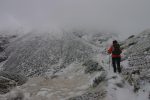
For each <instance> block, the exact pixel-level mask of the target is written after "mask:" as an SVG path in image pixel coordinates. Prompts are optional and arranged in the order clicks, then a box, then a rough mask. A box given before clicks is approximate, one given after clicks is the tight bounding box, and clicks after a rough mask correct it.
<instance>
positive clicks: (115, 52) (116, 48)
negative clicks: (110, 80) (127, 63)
mask: <svg viewBox="0 0 150 100" xmlns="http://www.w3.org/2000/svg"><path fill="white" fill-rule="evenodd" d="M108 53H109V54H112V66H113V69H114V73H116V71H117V70H118V72H119V73H121V68H120V62H121V56H120V54H121V53H122V51H121V49H120V45H119V44H118V42H117V41H116V40H114V41H113V43H112V46H111V47H110V48H109V49H108ZM116 65H117V67H116Z"/></svg>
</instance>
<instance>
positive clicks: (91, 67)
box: [82, 60, 103, 73]
mask: <svg viewBox="0 0 150 100" xmlns="http://www.w3.org/2000/svg"><path fill="white" fill-rule="evenodd" d="M82 65H83V66H85V73H92V72H94V71H102V70H103V67H102V66H100V65H99V64H98V62H96V61H93V60H87V61H85V62H84V63H83V64H82Z"/></svg>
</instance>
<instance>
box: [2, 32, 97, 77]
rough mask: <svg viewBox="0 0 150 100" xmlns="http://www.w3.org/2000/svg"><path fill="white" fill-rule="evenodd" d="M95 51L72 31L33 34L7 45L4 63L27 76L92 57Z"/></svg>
mask: <svg viewBox="0 0 150 100" xmlns="http://www.w3.org/2000/svg"><path fill="white" fill-rule="evenodd" d="M93 53H94V51H93V49H92V48H91V47H90V46H89V45H88V44H85V43H84V42H83V41H82V40H81V39H79V38H77V37H75V36H73V35H70V36H65V37H62V38H61V39H59V38H56V37H51V36H50V35H48V34H42V35H36V34H30V35H28V36H25V37H24V38H23V39H21V40H20V39H18V41H17V40H16V41H14V42H13V43H12V44H10V47H8V48H7V49H6V54H8V56H9V58H8V60H7V62H6V63H5V64H4V66H3V67H4V70H5V71H12V72H17V73H21V74H24V75H26V76H34V75H35V76H36V75H44V73H46V71H48V70H49V71H50V70H53V71H51V73H52V74H53V73H56V72H57V71H59V70H61V69H62V68H65V67H66V65H69V64H71V63H72V62H74V61H79V62H82V61H85V60H87V59H89V58H91V57H92V55H93ZM10 65H11V66H10Z"/></svg>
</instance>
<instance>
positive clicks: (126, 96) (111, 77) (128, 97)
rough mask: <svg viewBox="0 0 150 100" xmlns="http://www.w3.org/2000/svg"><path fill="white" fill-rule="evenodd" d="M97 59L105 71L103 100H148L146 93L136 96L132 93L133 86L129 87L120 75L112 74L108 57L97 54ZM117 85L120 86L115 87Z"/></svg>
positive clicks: (141, 92) (140, 92)
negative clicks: (104, 95) (105, 93)
mask: <svg viewBox="0 0 150 100" xmlns="http://www.w3.org/2000/svg"><path fill="white" fill-rule="evenodd" d="M97 58H98V60H99V63H100V64H101V65H102V66H103V67H104V69H105V70H106V71H107V79H108V81H107V86H106V90H107V96H106V98H105V100H148V93H146V92H143V91H139V93H137V94H136V93H134V92H133V86H130V85H129V84H128V83H127V82H126V81H125V80H124V79H123V78H122V77H121V75H119V74H118V73H114V72H113V68H112V66H111V64H109V56H108V55H105V54H99V55H98V57H97ZM110 62H111V61H110ZM117 84H120V86H117Z"/></svg>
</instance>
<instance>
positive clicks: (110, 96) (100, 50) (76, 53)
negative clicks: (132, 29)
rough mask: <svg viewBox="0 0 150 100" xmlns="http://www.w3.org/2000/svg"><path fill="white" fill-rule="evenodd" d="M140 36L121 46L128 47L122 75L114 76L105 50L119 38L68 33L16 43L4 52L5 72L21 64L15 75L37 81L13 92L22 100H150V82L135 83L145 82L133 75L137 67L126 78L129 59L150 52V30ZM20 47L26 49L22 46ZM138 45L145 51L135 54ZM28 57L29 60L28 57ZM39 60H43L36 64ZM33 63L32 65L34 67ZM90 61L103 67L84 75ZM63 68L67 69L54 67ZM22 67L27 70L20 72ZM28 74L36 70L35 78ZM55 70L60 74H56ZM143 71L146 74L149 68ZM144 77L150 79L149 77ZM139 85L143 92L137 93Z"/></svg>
mask: <svg viewBox="0 0 150 100" xmlns="http://www.w3.org/2000/svg"><path fill="white" fill-rule="evenodd" d="M141 34H142V35H141ZM141 34H139V35H137V36H131V37H130V38H129V39H127V40H125V41H122V48H124V50H123V54H124V56H123V57H125V59H124V60H123V61H122V62H121V64H122V67H123V74H115V73H113V72H112V67H111V66H110V64H109V56H108V55H107V53H106V49H107V48H108V46H109V45H110V43H111V41H112V40H113V39H115V36H111V34H96V35H95V34H93V35H89V34H82V35H80V34H75V35H74V34H71V35H68V34H67V35H65V36H64V37H61V38H55V37H52V38H50V37H48V36H47V35H44V37H43V36H41V35H39V34H38V36H37V35H36V36H35V35H32V34H30V35H31V36H26V38H22V39H18V40H16V41H15V42H12V44H10V46H9V47H8V48H7V50H6V52H7V54H8V56H9V59H8V61H10V62H6V63H5V65H4V66H3V67H4V68H5V67H6V68H5V69H4V70H10V69H11V67H10V66H9V65H13V62H15V64H14V65H13V66H14V67H15V65H17V67H15V68H16V69H17V70H18V71H17V72H20V73H21V74H25V75H27V76H34V77H32V78H29V81H28V82H27V83H25V84H24V85H22V86H20V87H17V88H19V89H21V91H20V90H13V91H20V92H19V93H21V94H19V93H15V94H17V95H15V96H16V97H18V96H20V95H21V96H22V100H126V99H128V100H149V91H150V87H149V82H148V80H147V81H145V80H142V81H141V80H140V81H137V79H138V80H139V79H141V78H140V77H141V75H140V76H139V75H138V74H135V75H134V74H132V72H134V69H135V68H130V72H131V73H128V74H125V72H128V71H129V70H127V69H128V68H129V67H130V66H129V65H128V63H129V62H130V61H128V59H127V58H128V57H131V56H132V55H133V54H134V53H135V54H139V53H140V54H143V53H141V52H139V51H141V50H142V52H145V51H147V48H148V47H149V45H148V44H146V43H147V42H148V41H149V33H148V31H145V32H144V33H141ZM143 34H144V36H143ZM37 38H38V39H37ZM20 43H22V44H23V45H22V46H21V45H20ZM143 43H145V44H146V45H145V44H143ZM16 44H17V45H16ZM35 45H38V46H35ZM17 46H18V47H17ZM32 46H33V51H32ZM140 46H141V48H139V49H137V48H138V47H140ZM51 47H54V48H55V49H52V48H51ZM19 48H21V49H19ZM26 48H27V49H26ZM142 48H144V49H142ZM28 50H29V51H30V52H29V51H28ZM70 51H71V52H70ZM22 52H24V53H22ZM148 52H149V51H148ZM26 53H27V56H25V54H26ZM43 53H44V54H43ZM48 54H50V56H48V57H52V56H53V57H54V58H55V56H56V58H57V57H58V59H56V60H58V61H57V62H55V63H51V62H50V61H47V60H46V59H48V60H51V61H53V58H48V57H47V55H48ZM15 55H18V56H19V57H20V59H21V60H20V59H17V61H18V60H19V61H21V63H20V62H19V61H18V62H17V61H14V60H13V59H14V58H15V59H16V58H17V56H15ZM21 57H23V58H21ZM24 57H25V58H24ZM37 57H40V58H38V59H37ZM26 59H27V60H26ZM34 59H35V61H34ZM30 60H31V61H33V62H30ZM90 60H93V61H94V62H97V63H98V65H99V66H102V67H103V70H99V69H98V70H95V69H94V70H95V71H93V72H92V73H85V70H86V68H91V67H87V66H84V64H83V63H84V62H87V61H89V62H90ZM24 62H25V64H24ZM36 62H40V64H38V63H37V64H36ZM48 63H49V64H50V66H51V67H52V69H49V67H45V65H46V66H48V65H47V64H48ZM91 63H93V62H91ZM23 64H24V65H23ZM33 64H34V65H33ZM41 65H42V68H41V69H42V71H39V69H38V68H40V67H37V66H41ZM60 65H64V66H65V67H63V68H60V67H56V66H60ZM95 65H97V64H96V63H93V64H91V66H95ZM23 66H25V67H23ZM9 67H10V69H9ZM28 67H29V68H28ZM134 67H136V66H134ZM12 68H13V67H12ZM20 68H23V69H25V70H27V71H23V72H21V71H20V70H21V69H20ZM35 68H37V71H34V70H35ZM43 68H45V69H46V70H45V69H43ZM29 69H33V70H32V72H35V73H33V74H31V73H30V74H28V73H27V72H28V71H29ZM57 69H58V71H57V72H56V70H57ZM59 69H61V70H59ZM91 70H93V69H91ZM145 70H148V69H146V68H145ZM142 72H143V71H142ZM26 73H27V74H26ZM43 73H44V74H46V75H50V76H45V75H44V77H43V76H42V75H43ZM143 73H144V72H143ZM144 75H146V76H147V75H148V74H144ZM35 76H37V77H35ZM130 82H131V84H130ZM143 82H144V83H143ZM137 83H140V84H137ZM95 84H96V85H95ZM137 85H139V86H140V88H138V89H137V90H136V91H134V90H135V89H136V88H137ZM12 94H13V93H11V92H10V93H8V94H6V95H2V96H0V97H1V98H3V100H5V99H7V98H9V97H10V98H11V97H12ZM23 98H24V99H23Z"/></svg>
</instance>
